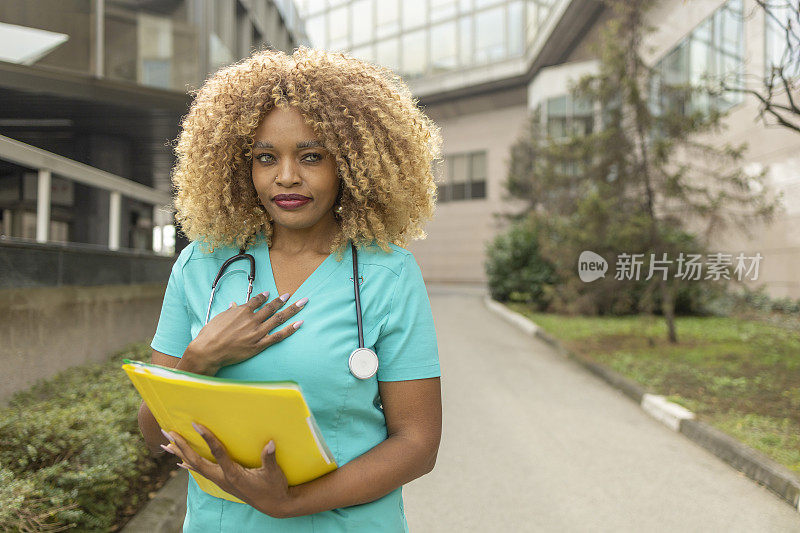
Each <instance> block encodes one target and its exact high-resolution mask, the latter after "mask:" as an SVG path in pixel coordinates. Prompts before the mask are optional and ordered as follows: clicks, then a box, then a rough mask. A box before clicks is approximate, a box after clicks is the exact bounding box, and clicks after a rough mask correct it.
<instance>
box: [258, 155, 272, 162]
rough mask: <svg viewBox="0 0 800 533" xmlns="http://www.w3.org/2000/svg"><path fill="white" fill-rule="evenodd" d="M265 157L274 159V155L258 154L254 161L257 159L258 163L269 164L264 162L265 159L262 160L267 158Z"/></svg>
mask: <svg viewBox="0 0 800 533" xmlns="http://www.w3.org/2000/svg"><path fill="white" fill-rule="evenodd" d="M265 156H266V157H272V154H267V153H263V154H258V155H257V156H255V158H254V159H256V160H257V161H261V162H262V163H267V162H268V161H264V160H263V159H261V158H262V157H265Z"/></svg>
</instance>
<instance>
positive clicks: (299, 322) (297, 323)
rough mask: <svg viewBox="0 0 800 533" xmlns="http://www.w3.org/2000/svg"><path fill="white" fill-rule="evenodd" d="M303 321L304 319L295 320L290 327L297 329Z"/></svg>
mask: <svg viewBox="0 0 800 533" xmlns="http://www.w3.org/2000/svg"><path fill="white" fill-rule="evenodd" d="M303 322H305V320H298V321H297V322H295V323H294V324H292V327H293V328H294V329H297V328H299V327H300V326H302V325H303Z"/></svg>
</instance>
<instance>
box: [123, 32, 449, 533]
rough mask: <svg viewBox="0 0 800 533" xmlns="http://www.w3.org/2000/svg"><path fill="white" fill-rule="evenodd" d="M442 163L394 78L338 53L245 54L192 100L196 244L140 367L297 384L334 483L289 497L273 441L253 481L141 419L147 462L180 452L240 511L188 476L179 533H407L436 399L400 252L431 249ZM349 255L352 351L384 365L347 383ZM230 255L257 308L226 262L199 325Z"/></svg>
mask: <svg viewBox="0 0 800 533" xmlns="http://www.w3.org/2000/svg"><path fill="white" fill-rule="evenodd" d="M440 145H441V136H440V134H439V131H438V128H437V127H436V126H435V125H434V124H433V122H432V121H431V120H430V119H429V118H428V117H427V116H425V115H424V114H423V113H422V112H421V111H420V110H419V109H418V108H417V106H416V104H415V102H414V100H413V98H412V97H411V94H410V92H409V91H408V89H407V87H406V86H405V85H404V84H403V83H402V82H401V81H400V79H399V78H398V77H396V76H394V75H393V74H392V73H391V72H390V71H389V70H387V69H383V68H381V67H378V66H374V65H370V64H367V63H364V62H361V61H359V60H356V59H353V58H350V57H347V56H345V55H343V54H339V53H329V52H324V51H319V50H313V49H308V48H305V47H301V48H299V49H298V50H296V51H295V52H294V54H293V55H292V56H287V55H286V54H284V53H282V52H278V51H260V52H256V53H255V54H253V55H252V56H251V57H249V58H247V59H245V60H242V61H241V62H239V63H236V64H234V65H231V66H229V67H227V68H224V69H222V70H220V71H218V72H217V73H216V74H215V75H213V76H212V77H211V78H209V79H208V80H207V82H206V83H205V84H204V85H203V87H202V88H201V89H200V90H199V91H198V93H197V95H196V97H195V100H194V102H193V104H192V106H191V109H190V111H189V114H188V115H187V116H186V117H185V119H184V121H183V124H182V131H181V134H180V136H179V140H178V145H177V149H176V152H177V155H178V162H177V165H176V169H175V172H174V174H173V179H174V181H175V184H176V187H177V197H176V201H175V205H176V209H177V215H176V218H177V220H178V221H179V222H180V223H181V226H182V228H183V231H184V232H185V233H186V235H187V236H188V237H189V239H190V240H192V241H193V242H192V243H191V244H190V245H189V246H187V247H186V248H185V249H184V250H183V251H182V252H181V254H180V255H179V257H178V259H177V260H176V262H175V264H174V265H173V268H172V273H171V275H170V279H169V282H168V285H167V291H166V294H165V296H164V302H163V306H162V311H161V316H160V318H159V323H158V327H157V330H156V334H155V337H154V339H153V342H152V344H151V347H152V348H153V350H154V351H153V362H154V363H156V364H162V365H165V366H170V367H175V368H179V369H184V370H188V371H192V372H197V373H203V374H208V375H216V376H220V377H225V378H231V379H248V380H294V381H296V382H298V383H299V384H300V386H301V388H302V390H303V393H304V395H305V397H306V399H307V401H308V403H309V407H310V409H311V411H312V412H313V413H314V416H315V418H316V421H317V423H318V425H319V427H320V430H321V432H322V435H323V437H324V439H325V441H326V443H327V445H328V446H329V447H330V448H331V451H332V453H333V455H334V457H335V459H336V462H337V464H338V465H339V468H338V469H337V470H335V471H333V472H331V473H329V474H326V475H325V476H322V477H320V478H318V479H316V480H313V481H310V482H307V483H304V484H301V485H296V486H293V487H289V486H287V483H286V478H285V476H284V475H283V472H282V471H281V469H280V467H279V466H278V465H277V463H276V462H275V458H274V454H275V450H276V449H280V446H281V443H280V442H269V443H266V446H265V447H264V450H263V453H262V462H263V464H262V466H261V467H260V468H246V467H244V466H242V465H239V464H237V463H235V462H234V461H232V460H231V459H230V458H229V457H228V455H227V453H226V451H225V449H224V445H222V443H220V442H219V441H218V440H217V439H216V438H215V436H214V435H213V432H212V431H211V429H210V428H205V427H204V426H202V424H198V425H197V428H196V429H197V430H198V433H200V434H201V435H202V436H203V438H204V439H205V440H206V442H207V443H208V445H209V448H210V449H211V450H212V452H213V454H214V457H215V459H216V462H212V461H208V460H206V459H204V458H203V457H201V456H199V455H198V454H197V453H196V452H195V451H194V450H193V449H192V448H191V447H190V446H189V445H188V444H187V442H186V440H185V439H184V438H183V436H182V435H179V434H177V433H175V432H170V433H167V432H164V431H163V430H161V431H159V430H160V428H159V426H158V423H157V422H156V421H155V419H154V418H153V416H152V414H151V413H150V411H149V410H148V408H147V406H146V405H144V403H143V404H142V406H141V408H140V413H139V424H140V427H141V429H142V433H143V435H144V436H145V439H146V440H147V443H148V446H149V447H150V449H151V450H158V446H161V447H163V448H164V449H165V450H167V451H169V452H170V453H174V454H175V455H176V456H177V457H178V458H180V459H181V460H182V461H183V464H184V465H185V467H186V468H189V469H192V470H195V471H196V472H198V473H200V474H201V475H203V476H205V477H207V478H208V479H210V480H212V481H213V482H215V483H216V484H217V485H219V486H220V488H222V489H223V490H225V491H227V492H229V493H231V494H233V495H234V496H236V497H238V498H239V499H241V500H242V501H244V502H246V504H241V503H237V502H233V501H229V500H224V499H219V498H215V497H213V496H211V495H209V494H207V493H205V492H203V491H202V490H200V489H199V487H198V486H197V484H196V482H195V481H194V479H192V478H190V480H189V493H188V498H187V515H186V519H185V521H184V531H191V532H198V531H215V532H216V531H231V532H234V531H235V532H241V531H322V532H328V531H369V532H379V531H392V532H393V531H406V530H407V529H408V526H407V524H406V520H405V515H404V512H403V501H402V495H401V491H402V485H403V484H405V483H407V482H409V481H411V480H413V479H415V478H417V477H419V476H422V475H424V474H426V473H427V472H430V471H431V469H432V468H433V466H434V463H435V460H436V453H437V450H438V446H439V440H440V435H441V396H440V385H439V376H440V372H439V360H438V350H437V344H436V334H435V331H434V327H433V318H432V314H431V309H430V303H429V300H428V297H427V293H426V290H425V285H424V283H423V280H422V275H421V272H420V269H419V266H418V264H417V262H416V261H415V259H414V257H413V255H412V254H411V253H410V252H408V251H407V250H405V249H404V248H403V247H402V246H404V245H405V243H406V242H407V240H408V239H410V238H414V237H424V236H425V233H424V232H423V230H422V226H423V224H424V223H425V222H426V221H427V220H428V219H429V218H431V216H432V214H433V206H434V203H435V191H436V187H435V184H434V182H433V175H432V172H431V164H432V162H433V161H434V160H435V159H437V158H438V155H439V147H440ZM351 242H352V243H353V244H355V245H356V247H357V251H358V254H357V257H358V271H359V278H360V279H359V287H360V295H361V298H360V299H361V313H362V317H363V331H364V345H365V346H366V347H371V348H372V349H373V350H374V351H375V352H376V353H377V355H378V368H377V373H376V374H375V375H373V376H372V377H369V378H367V379H359V378H357V377H355V376H354V375H353V374H352V373H351V372H350V369H349V366H348V357H349V354H350V353H351V352H352V351H353V349H354V348H356V347H358V330H357V323H356V316H355V315H356V309H355V301H354V294H353V293H354V290H353V280H352V276H353V265H352V261H353V254H352V250H351V248H350V243H351ZM241 247H244V248H247V251H248V252H249V253H251V254H252V255H253V256H254V258H255V261H256V277H255V282H254V285H253V290H254V292H255V293H256V296H254V297H252V298H251V299H250V300H249V301H247V302H244V301H243V298H244V296H243V295H245V294H247V278H246V275H245V273H244V272H243V271H242V267H241V266H239V267H237V266H234V265H236V263H234V264H233V265H232V266H230V267H229V268H228V271H227V272H228V273H226V274H225V275H224V276H223V277H222V278H221V279H220V282H219V284H218V286H217V289H216V291H215V294H214V303H213V305H212V307H211V311H210V317H212V318H211V319H210V320H209V321H208V323H207V324H205V325H204V322H205V319H206V313H207V308H208V301H209V298H210V295H211V284H212V282H213V280H214V277H215V275H216V272H217V271H218V269H219V267H220V266H221V265H222V264H223V263H224V262H225V261H226V260H227V259H228V258H230V257H232V256H233V255H236V254H237V253H238V251H239V248H241ZM239 264H240V265H245V262H242V263H239ZM273 291H274V292H273ZM268 294H272V295H273V299H272V300H270V301H269V302H268V296H267V295H268ZM278 295H281V296H280V297H279V298H277V297H275V296H278ZM290 297H292V298H293V301H292V302H291V304H290V305H288V306H285V302H286V301H287V300H288V299H289V298H290ZM234 302H241V303H234ZM267 302H268V303H267ZM265 303H266V305H264V304H265ZM262 306H263V307H262ZM295 315H296V316H297V318H298V319H301V320H296V321H292V322H291V323H289V324H287V325H284V326H281V325H282V324H283V323H284V322H285V321H287V320H288V319H289V318H291V317H294V316H295ZM305 322H307V324H305ZM303 324H304V325H303ZM301 325H302V327H300V326H301ZM278 326H281V327H280V329H278ZM162 433H163V435H162ZM164 437H166V438H167V439H168V440H169V441H170V444H169V445H168V446H165V444H166V443H167V440H165V439H164ZM159 451H160V450H159Z"/></svg>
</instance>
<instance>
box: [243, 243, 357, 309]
mask: <svg viewBox="0 0 800 533" xmlns="http://www.w3.org/2000/svg"><path fill="white" fill-rule="evenodd" d="M261 248H262V250H263V252H262V255H263V261H264V264H265V265H266V270H265V274H266V276H267V279H268V281H269V290H270V292H271V291H273V290H274V291H275V292H274V293H273V294H275V296H280V295H279V294H278V284H277V283H275V273H274V272H273V270H272V259H271V258H270V255H269V247H268V246H267V243H266V241H264V242H263V246H262V247H261ZM347 248H348V251H347V252H345V254H344V257H343V258H342V261H336V257H335V254H333V253H331V254H328V257H326V258H325V259H323V260H322V263H320V264H319V265H318V266H317V268H316V269H315V270H314V271H313V272H312V273H311V274H310V275H309V276H308V277H307V278H306V279H305V280H304V281H303V283H301V284H300V286H299V287H298V288H297V290H296V291H294V292H293V293H292V295H291V296H292V298H293V299H296V298H300V297H302V296H309V295H310V294H312V293H313V291H314V289H316V288H317V287H318V286H319V285H320V284H322V282H323V281H325V280H326V279H328V277H329V276H330V275H331V274H333V271H334V270H336V269H337V268H338V267H339V266H341V265H342V263H344V262H345V259H346V258H347V257H348V256H350V257H352V253H353V251H352V249H350V246H349V245H348V246H347ZM259 260H261V258H256V263H258V261H259Z"/></svg>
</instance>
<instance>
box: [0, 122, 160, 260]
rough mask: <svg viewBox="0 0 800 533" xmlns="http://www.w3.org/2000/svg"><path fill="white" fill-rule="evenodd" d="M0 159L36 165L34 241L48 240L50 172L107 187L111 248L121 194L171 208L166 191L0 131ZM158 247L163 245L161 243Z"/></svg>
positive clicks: (117, 226)
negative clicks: (38, 146)
mask: <svg viewBox="0 0 800 533" xmlns="http://www.w3.org/2000/svg"><path fill="white" fill-rule="evenodd" d="M0 159H4V160H6V161H10V162H12V163H15V164H17V165H21V166H24V167H28V168H32V169H36V170H38V172H39V181H38V187H37V196H36V241H37V242H40V243H45V242H48V240H49V235H48V232H49V227H50V186H51V175H52V174H57V175H59V176H62V177H64V178H67V179H70V180H73V181H76V182H78V183H82V184H84V185H89V186H91V187H96V188H99V189H104V190H107V191H109V202H110V204H109V217H108V218H109V221H108V247H109V249H111V250H119V247H120V246H119V235H120V208H121V203H122V196H123V195H124V196H126V197H128V198H133V199H135V200H139V201H142V202H145V203H148V204H152V205H153V206H154V208H161V209H166V210H168V211H171V210H172V207H171V205H172V198H171V197H170V195H169V193H167V192H164V191H159V190H157V189H154V188H152V187H148V186H146V185H142V184H141V183H136V182H135V181H132V180H129V179H126V178H122V177H120V176H117V175H115V174H111V173H110V172H105V171H104V170H100V169H97V168H94V167H91V166H89V165H86V164H84V163H80V162H78V161H73V160H72V159H69V158H66V157H63V156H60V155H57V154H53V153H51V152H48V151H46V150H42V149H41V148H37V147H35V146H31V145H29V144H26V143H23V142H20V141H17V140H15V139H11V138H10V137H5V136H3V135H0ZM154 220H155V217H154ZM159 249H161V250H163V249H164V247H163V243H162V246H160V247H159Z"/></svg>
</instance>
